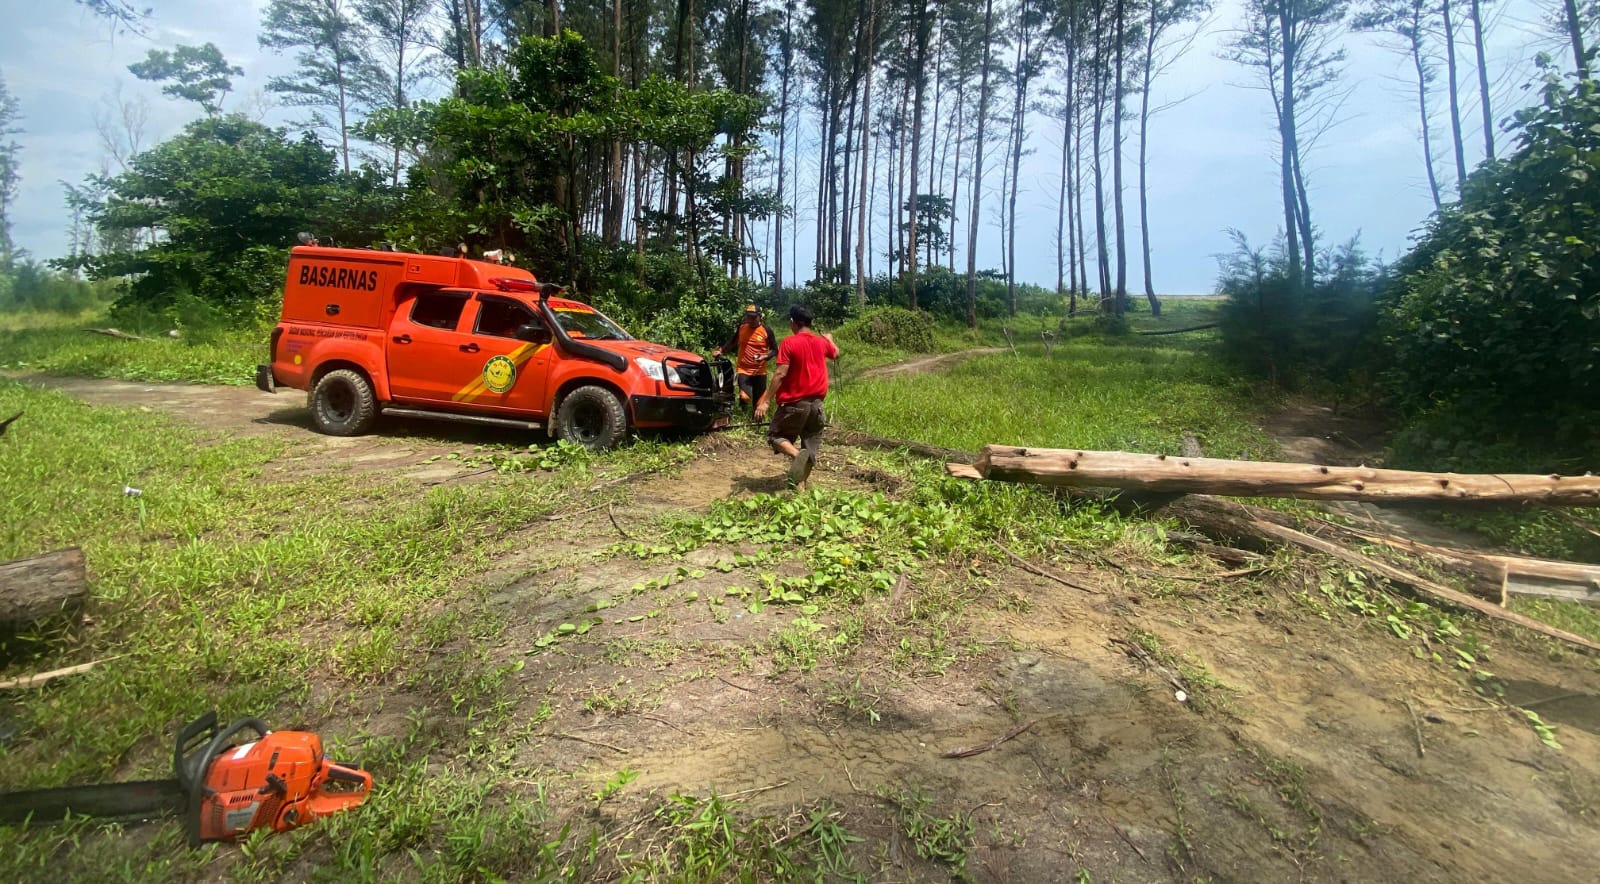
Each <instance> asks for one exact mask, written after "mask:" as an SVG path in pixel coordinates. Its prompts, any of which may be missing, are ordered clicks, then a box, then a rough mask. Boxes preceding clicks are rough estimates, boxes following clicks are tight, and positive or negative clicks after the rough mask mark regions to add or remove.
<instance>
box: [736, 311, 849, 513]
mask: <svg viewBox="0 0 1600 884" xmlns="http://www.w3.org/2000/svg"><path fill="white" fill-rule="evenodd" d="M812 319H813V318H812V315H811V311H810V310H809V309H807V308H806V307H804V306H802V305H800V304H796V305H794V306H793V307H790V308H789V329H790V331H792V332H794V333H793V334H791V335H790V336H789V337H787V338H784V339H783V342H782V343H780V344H779V345H778V371H777V373H776V374H774V375H773V376H772V386H770V387H768V388H767V394H766V395H765V396H763V397H762V398H761V403H760V404H759V405H757V406H756V420H762V419H764V418H766V416H767V410H768V408H769V407H770V406H771V404H772V400H773V398H774V397H776V398H777V400H778V411H777V413H776V414H774V415H773V416H772V426H771V427H770V428H768V430H767V441H768V442H769V443H771V445H772V450H773V451H776V452H778V453H780V454H787V455H789V458H790V460H789V486H790V487H798V486H800V485H803V484H805V481H806V480H807V479H809V478H810V477H811V468H812V467H814V466H816V465H817V453H818V452H819V451H820V450H821V449H822V428H823V427H824V426H826V425H827V421H826V418H825V416H824V415H823V413H822V400H823V398H824V397H825V396H827V395H828V363H827V360H829V359H838V358H839V347H838V345H836V344H834V342H833V335H826V334H825V335H818V334H817V333H816V332H813V331H812V330H811V323H812ZM796 443H799V444H798V445H797V444H796Z"/></svg>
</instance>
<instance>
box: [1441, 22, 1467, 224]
mask: <svg viewBox="0 0 1600 884" xmlns="http://www.w3.org/2000/svg"><path fill="white" fill-rule="evenodd" d="M1441 14H1442V15H1443V16H1444V59H1445V68H1446V72H1447V74H1448V78H1447V79H1448V82H1447V83H1446V89H1447V90H1448V92H1449V94H1450V144H1451V145H1452V146H1453V147H1454V148H1455V152H1456V192H1457V193H1460V192H1461V185H1462V183H1463V182H1465V181H1466V180H1467V152H1466V145H1465V144H1463V143H1462V140H1461V97H1460V94H1459V92H1458V91H1457V89H1456V30H1455V20H1454V18H1453V17H1452V16H1451V15H1450V0H1444V5H1443V6H1442V7H1441Z"/></svg>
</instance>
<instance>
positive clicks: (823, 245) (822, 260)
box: [815, 77, 833, 279]
mask: <svg viewBox="0 0 1600 884" xmlns="http://www.w3.org/2000/svg"><path fill="white" fill-rule="evenodd" d="M830 79H831V78H830V77H825V78H824V83H823V84H822V85H820V86H819V87H818V89H817V97H818V98H819V100H821V102H822V109H821V110H822V115H821V117H820V118H819V119H818V121H817V122H818V124H819V125H820V127H821V129H822V132H821V136H820V138H819V141H818V145H817V256H816V261H815V263H816V268H815V272H816V274H817V278H818V279H822V278H824V276H823V274H824V272H825V271H824V270H823V268H824V267H826V266H827V265H828V246H827V242H826V240H827V231H826V230H825V225H826V223H827V218H826V214H827V207H828V148H829V143H830V141H831V139H832V137H833V133H832V132H830V131H829V129H828V122H829V120H830V119H831V117H832V116H833V114H832V112H831V111H830V110H829V107H830V105H831V104H832V87H831V84H830V83H828V82H826V81H827V80H830Z"/></svg>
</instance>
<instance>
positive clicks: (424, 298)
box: [411, 292, 467, 331]
mask: <svg viewBox="0 0 1600 884" xmlns="http://www.w3.org/2000/svg"><path fill="white" fill-rule="evenodd" d="M466 306H467V295H466V293H465V292H424V293H422V294H420V295H418V296H417V299H416V301H415V302H413V303H412V305H411V321H412V322H414V323H416V324H417V325H426V326H428V327H430V328H442V329H444V330H446V331H454V330H455V327H456V323H457V322H459V321H461V311H462V310H464V309H465V308H466Z"/></svg>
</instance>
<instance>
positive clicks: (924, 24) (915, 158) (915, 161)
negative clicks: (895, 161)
mask: <svg viewBox="0 0 1600 884" xmlns="http://www.w3.org/2000/svg"><path fill="white" fill-rule="evenodd" d="M926 64H928V5H926V3H920V5H918V6H917V62H915V67H912V82H914V83H915V85H917V86H915V88H917V99H915V102H914V109H912V123H910V243H909V245H907V248H906V256H907V258H909V259H910V274H909V277H907V280H906V291H907V295H909V296H910V309H914V311H915V309H917V231H918V227H922V224H920V218H918V216H917V171H918V168H920V165H922V163H920V160H922V104H923V94H925V93H926V91H928V80H926V77H925V75H923V67H925V66H926Z"/></svg>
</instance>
